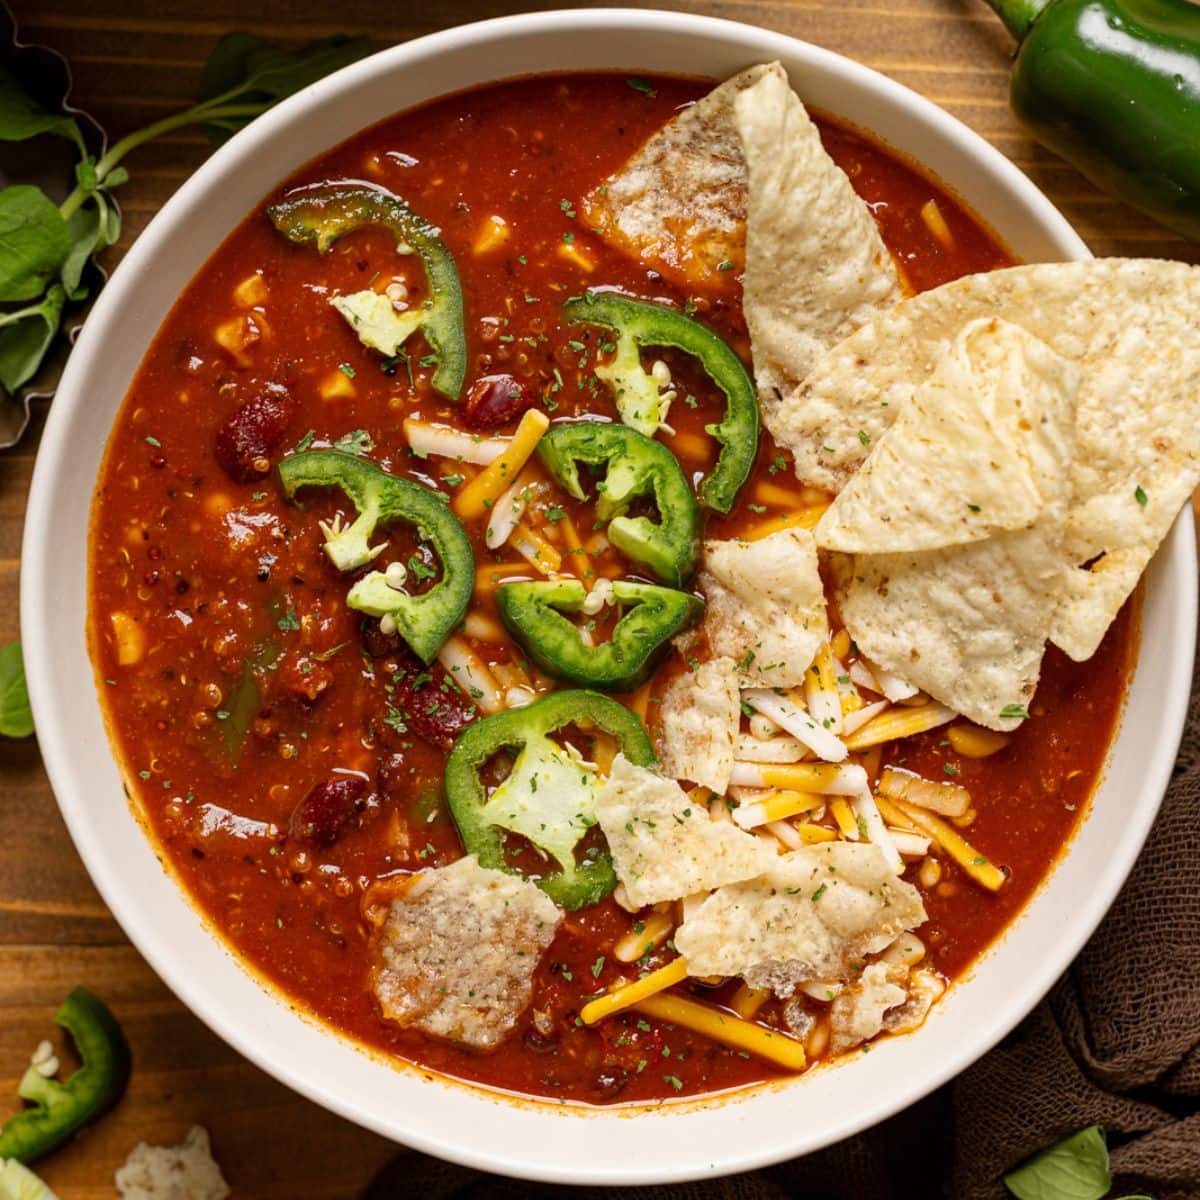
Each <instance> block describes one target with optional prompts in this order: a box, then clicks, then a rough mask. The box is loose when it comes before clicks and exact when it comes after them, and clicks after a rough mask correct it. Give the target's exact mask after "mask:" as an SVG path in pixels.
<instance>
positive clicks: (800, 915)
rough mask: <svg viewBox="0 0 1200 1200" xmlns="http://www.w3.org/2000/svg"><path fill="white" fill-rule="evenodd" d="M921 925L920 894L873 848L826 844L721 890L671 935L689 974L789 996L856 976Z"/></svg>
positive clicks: (784, 858)
mask: <svg viewBox="0 0 1200 1200" xmlns="http://www.w3.org/2000/svg"><path fill="white" fill-rule="evenodd" d="M924 920H925V906H924V904H922V902H921V895H920V893H919V892H918V891H917V889H916V888H915V887H913V886H912V884H910V883H905V881H904V880H903V879H900V878H899V877H898V876H897V875H896V874H895V873H894V872H893V871H892V869H891V867H889V866H888V863H887V859H886V858H885V857H884V855H883V852H882V851H881V850H880V849H879V847H878V846H873V845H870V844H868V843H866V842H859V843H854V842H827V843H825V844H823V845H820V846H807V847H805V848H804V849H803V850H794V851H792V852H791V853H790V854H784V855H782V856H779V857H775V858H774V860H773V861H772V862H771V863H770V865H769V867H768V868H767V869H766V870H765V871H764V873H763V874H761V875H759V876H758V877H756V878H754V879H750V880H747V881H745V882H741V883H733V884H729V885H727V886H725V887H721V888H718V889H717V891H715V892H714V893H713V894H712V895H711V896H709V898H708V899H707V900H705V901H704V903H703V904H701V905H700V906H699V908H697V909H696V911H695V912H694V913H692V914H691V915H690V916H688V918H687V919H686V920H685V921H684V923H683V924H682V925H681V926H680V927H679V928H678V929H677V930H676V932H675V946H676V948H677V949H678V950H679V953H680V954H681V955H682V956H683V957H684V958H685V959H687V963H688V973H689V974H690V975H701V976H703V975H740V976H741V977H742V978H743V979H744V980H745V981H746V983H747V984H749V986H750V987H754V988H764V989H766V988H769V989H770V990H771V991H773V992H774V993H775V994H776V995H777V996H780V997H787V996H790V995H792V994H793V992H794V991H795V990H796V988H797V987H799V986H800V985H801V984H803V983H809V982H811V981H813V980H817V979H844V978H849V977H853V976H854V975H855V974H856V972H855V970H854V966H855V964H857V963H859V962H860V961H861V959H862V958H863V956H864V955H867V954H876V953H878V952H879V951H880V950H882V949H884V947H886V946H888V945H890V944H891V942H893V941H894V940H895V939H896V938H897V937H898V936H899V935H900V934H901V933H903V932H904V931H905V930H906V929H915V928H916V927H917V926H918V925H920V924H921V923H922V922H923V921H924ZM901 999H903V995H902V996H901Z"/></svg>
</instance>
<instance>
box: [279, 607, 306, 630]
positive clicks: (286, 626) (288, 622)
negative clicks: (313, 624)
mask: <svg viewBox="0 0 1200 1200" xmlns="http://www.w3.org/2000/svg"><path fill="white" fill-rule="evenodd" d="M275 624H276V625H278V626H279V628H280V629H281V630H283V631H284V632H285V633H286V632H287V631H288V630H290V629H299V628H300V619H299V618H298V617H297V616H296V610H295V609H294V608H289V609H288V610H287V612H286V613H284V614H283V616H282V617H280V618H279V620H278V621H276V622H275Z"/></svg>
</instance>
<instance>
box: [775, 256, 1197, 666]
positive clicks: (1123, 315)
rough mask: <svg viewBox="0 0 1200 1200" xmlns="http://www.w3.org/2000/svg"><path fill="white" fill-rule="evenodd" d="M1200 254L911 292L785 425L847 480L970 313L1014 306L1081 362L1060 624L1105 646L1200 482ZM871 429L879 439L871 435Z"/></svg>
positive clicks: (804, 459)
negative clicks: (1196, 259) (1191, 259)
mask: <svg viewBox="0 0 1200 1200" xmlns="http://www.w3.org/2000/svg"><path fill="white" fill-rule="evenodd" d="M1198 308H1200V267H1197V266H1189V265H1187V264H1185V263H1178V262H1160V261H1157V260H1150V259H1116V258H1109V259H1096V260H1090V261H1086V262H1072V263H1042V264H1038V265H1034V266H1025V267H1012V268H1009V269H1007V270H1003V271H992V272H987V273H984V274H980V275H970V276H966V277H965V278H963V279H958V280H955V281H954V282H952V283H948V284H944V285H943V286H942V287H939V288H935V289H933V290H932V291H929V292H924V293H922V294H921V295H919V296H914V297H913V298H912V299H910V300H906V301H904V302H903V303H901V304H898V305H896V306H895V307H894V308H893V309H891V310H890V311H889V312H887V313H885V314H884V315H883V316H881V317H879V318H877V319H875V320H873V321H871V322H870V323H869V324H868V325H866V326H865V327H863V328H862V329H860V330H858V331H857V332H856V333H854V334H853V335H851V336H850V337H849V338H847V339H846V340H845V341H844V342H842V343H840V344H839V345H838V346H836V347H834V348H833V350H831V351H830V352H829V353H828V354H827V355H825V356H824V357H823V358H822V359H821V360H820V362H819V363H818V364H817V365H816V366H815V367H814V369H813V371H812V373H811V375H810V376H809V378H808V379H807V380H806V381H805V382H804V383H803V384H802V385H801V386H800V387H799V388H798V389H796V390H795V391H794V392H792V393H791V394H789V395H788V397H787V398H786V400H785V402H784V403H783V404H782V405H781V406H780V410H779V412H778V413H777V414H776V420H775V422H774V424H773V425H772V433H773V434H774V435H775V438H776V440H777V441H779V442H780V444H781V445H782V446H784V447H785V448H787V449H788V450H790V451H791V452H792V454H793V456H794V458H795V462H796V473H797V475H798V476H799V478H800V479H802V480H804V481H805V482H806V483H809V484H812V485H814V486H817V487H821V488H825V489H828V490H830V491H835V492H836V491H838V490H840V489H841V488H842V487H844V486H845V484H846V483H847V481H848V480H849V478H850V477H851V475H852V474H853V473H854V471H856V470H857V469H858V467H859V466H860V465H861V464H862V462H863V460H864V459H865V458H866V456H867V454H868V451H869V446H871V445H874V444H875V443H876V442H877V441H878V440H879V439H880V438H882V436H883V434H884V432H885V431H886V430H887V429H888V427H889V426H890V425H891V424H892V422H893V421H894V420H895V419H896V418H897V417H898V416H899V414H900V412H901V411H902V409H903V408H904V406H905V405H906V404H907V403H908V401H909V400H911V398H912V396H913V394H914V393H915V392H916V390H917V388H918V387H920V386H921V385H922V384H923V383H924V382H925V381H926V380H927V379H928V378H929V377H930V376H931V375H932V374H933V372H934V371H935V370H936V368H937V366H938V363H939V362H940V361H941V360H942V359H943V358H944V357H945V354H946V351H947V349H948V348H949V346H950V344H951V343H952V342H953V340H954V338H955V337H956V336H957V335H958V333H959V331H960V330H961V329H962V327H963V325H964V324H966V322H968V321H970V320H972V319H974V318H976V317H998V318H1001V319H1003V320H1006V321H1011V322H1013V323H1014V324H1017V325H1020V326H1022V327H1024V328H1025V329H1027V330H1028V331H1029V332H1030V333H1033V334H1034V335H1035V336H1037V337H1039V338H1040V339H1041V340H1042V341H1044V342H1046V343H1047V344H1048V345H1049V346H1051V347H1052V348H1053V349H1054V350H1055V351H1056V352H1057V353H1059V354H1061V355H1062V356H1063V357H1064V358H1067V359H1069V360H1071V361H1072V362H1073V363H1075V364H1076V366H1077V367H1078V368H1079V370H1080V383H1079V394H1078V403H1077V407H1076V452H1075V458H1074V462H1073V466H1072V498H1071V506H1070V512H1069V516H1068V520H1067V526H1066V531H1065V540H1064V556H1065V561H1066V562H1067V563H1068V566H1069V569H1068V571H1067V574H1066V580H1065V586H1064V594H1063V597H1062V599H1061V600H1060V603H1059V605H1058V607H1057V609H1056V611H1055V613H1054V615H1053V618H1052V620H1051V623H1050V640H1051V641H1053V642H1054V643H1055V644H1056V645H1058V646H1060V647H1061V648H1062V649H1063V650H1065V651H1066V653H1067V654H1069V655H1070V656H1071V657H1072V658H1074V659H1076V660H1077V661H1082V660H1084V659H1087V658H1090V657H1091V655H1092V654H1093V653H1094V652H1095V650H1096V647H1097V646H1098V645H1099V644H1100V641H1101V639H1102V638H1103V636H1104V633H1105V631H1106V630H1107V629H1108V626H1109V625H1110V624H1111V623H1112V620H1113V618H1114V617H1115V616H1116V615H1117V613H1118V612H1119V611H1120V608H1121V605H1122V604H1123V603H1124V601H1125V599H1126V598H1127V597H1128V596H1129V594H1130V593H1131V592H1132V591H1133V589H1134V588H1135V587H1136V586H1137V581H1138V579H1139V578H1140V577H1141V573H1142V571H1143V570H1144V569H1145V567H1146V565H1147V563H1148V562H1149V561H1150V558H1151V557H1152V556H1153V554H1154V551H1155V550H1156V549H1157V547H1158V545H1159V543H1160V542H1161V541H1162V539H1163V538H1164V537H1165V536H1166V534H1167V531H1168V530H1169V529H1170V527H1171V524H1172V522H1173V521H1174V519H1175V517H1176V515H1177V514H1178V512H1179V510H1180V508H1181V507H1182V506H1183V505H1184V504H1185V503H1186V502H1187V499H1188V497H1189V496H1190V495H1191V493H1192V491H1193V490H1194V489H1195V488H1196V486H1197V484H1198V483H1200V326H1198V325H1197V324H1196V318H1195V314H1196V311H1197V309H1198ZM860 431H861V432H862V434H863V435H864V437H865V438H866V443H865V444H864V441H863V440H862V439H861V438H860V436H859V433H860Z"/></svg>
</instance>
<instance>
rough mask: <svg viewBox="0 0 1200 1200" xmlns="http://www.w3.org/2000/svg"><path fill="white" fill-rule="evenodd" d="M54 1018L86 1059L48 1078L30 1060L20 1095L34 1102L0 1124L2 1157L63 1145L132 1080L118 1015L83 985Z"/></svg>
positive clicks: (29, 1156)
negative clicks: (63, 1075)
mask: <svg viewBox="0 0 1200 1200" xmlns="http://www.w3.org/2000/svg"><path fill="white" fill-rule="evenodd" d="M54 1020H55V1021H56V1022H57V1023H58V1024H59V1025H61V1026H62V1027H63V1028H64V1029H65V1030H66V1031H67V1032H68V1033H69V1034H70V1035H71V1039H72V1041H74V1043H75V1049H76V1050H77V1051H78V1052H79V1057H80V1059H81V1060H82V1062H83V1066H81V1067H80V1068H79V1069H78V1070H77V1071H76V1072H75V1073H74V1074H73V1075H72V1076H71V1077H70V1078H69V1079H67V1080H66V1081H65V1082H62V1083H60V1082H59V1081H58V1080H57V1079H47V1078H46V1077H45V1076H44V1075H43V1074H42V1073H41V1072H40V1071H39V1070H38V1069H37V1067H36V1066H31V1067H30V1068H29V1069H28V1070H27V1071H26V1072H25V1074H24V1075H23V1076H22V1077H21V1082H20V1083H19V1084H18V1085H17V1095H19V1096H20V1097H21V1099H22V1100H28V1101H29V1103H30V1105H31V1107H29V1108H26V1109H23V1110H22V1111H21V1112H19V1113H17V1114H16V1116H14V1117H10V1118H9V1119H8V1120H7V1121H6V1122H5V1123H4V1125H3V1127H2V1128H0V1159H5V1158H15V1159H16V1160H17V1161H18V1162H23V1163H29V1162H33V1161H34V1160H35V1159H38V1158H41V1157H42V1156H43V1155H45V1154H49V1153H50V1151H51V1150H54V1149H55V1148H57V1147H58V1146H61V1145H62V1144H63V1142H65V1141H66V1140H67V1139H68V1138H69V1137H70V1136H71V1135H72V1134H73V1133H75V1132H76V1130H78V1129H79V1128H80V1127H81V1126H83V1125H85V1124H87V1122H88V1121H93V1120H95V1119H96V1118H97V1117H98V1116H100V1115H101V1114H102V1113H104V1112H106V1111H107V1110H108V1109H110V1108H112V1106H113V1105H114V1104H116V1102H117V1101H118V1100H119V1099H120V1098H121V1094H122V1093H123V1092H124V1091H125V1085H126V1084H127V1083H128V1082H129V1069H130V1056H129V1045H128V1043H127V1042H126V1041H125V1035H124V1034H123V1033H122V1032H121V1027H120V1025H118V1024H117V1021H116V1018H115V1017H114V1016H113V1015H112V1013H111V1012H109V1011H108V1008H107V1007H106V1006H105V1005H104V1003H103V1002H102V1001H101V1000H100V999H99V998H98V997H97V996H95V995H93V994H92V993H91V992H89V991H88V989H87V988H85V987H77V988H76V989H75V990H74V991H73V992H72V993H71V994H70V995H69V996H68V997H67V998H66V999H65V1000H64V1001H63V1002H62V1004H61V1005H60V1006H59V1009H58V1012H56V1013H55V1014H54Z"/></svg>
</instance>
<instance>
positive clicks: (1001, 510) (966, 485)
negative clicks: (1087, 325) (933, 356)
mask: <svg viewBox="0 0 1200 1200" xmlns="http://www.w3.org/2000/svg"><path fill="white" fill-rule="evenodd" d="M1078 383H1079V372H1078V369H1077V368H1076V367H1075V366H1074V365H1073V364H1071V363H1070V362H1068V361H1067V360H1066V359H1064V358H1063V357H1062V356H1061V355H1059V354H1056V353H1055V352H1054V351H1053V350H1051V349H1050V347H1049V346H1047V345H1046V344H1045V343H1044V342H1042V341H1040V340H1039V339H1038V338H1036V337H1034V336H1033V334H1031V333H1028V332H1027V331H1026V330H1024V329H1022V328H1021V327H1020V326H1019V325H1013V324H1010V323H1009V322H1007V321H998V320H994V319H993V320H989V319H985V318H981V319H979V320H977V321H971V322H969V323H968V324H967V325H966V326H964V327H963V329H962V331H961V332H960V333H959V334H958V336H957V337H956V338H955V339H954V341H953V342H952V343H951V345H950V348H949V351H948V353H947V355H946V357H945V358H944V359H943V360H942V362H941V363H940V364H939V365H938V367H937V369H936V370H935V371H934V373H933V374H932V375H931V376H930V377H929V380H928V381H927V382H926V383H924V384H922V385H921V386H920V387H919V388H918V389H917V390H916V392H915V393H914V394H913V396H912V399H911V400H910V401H909V402H908V403H907V404H905V405H904V407H903V409H902V410H901V412H900V415H899V416H898V417H897V418H896V422H895V424H894V425H892V427H891V428H890V429H889V430H888V431H887V432H886V433H885V434H884V435H883V437H882V438H881V439H880V441H879V442H878V444H877V445H876V446H875V448H874V449H873V450H872V451H871V453H870V455H869V456H868V458H867V460H866V462H865V463H863V465H862V467H861V468H860V469H859V471H858V472H857V473H856V474H855V475H853V476H852V477H851V478H850V481H849V483H847V485H846V486H845V488H843V489H842V491H841V492H840V493H839V494H838V497H837V499H836V500H835V501H834V502H833V504H832V505H831V506H830V508H829V509H828V510H827V511H826V513H825V515H824V516H823V517H822V518H821V520H820V523H819V524H818V525H817V527H816V529H815V530H814V534H815V536H816V539H817V544H818V545H819V546H821V547H822V548H823V549H827V550H839V551H842V552H843V553H847V554H882V553H887V552H895V551H907V550H936V549H942V548H944V547H946V546H959V545H965V544H967V543H970V542H977V541H980V540H982V539H983V538H986V537H989V536H990V535H991V534H993V533H996V532H1002V531H1006V530H1013V529H1027V528H1028V527H1029V526H1031V525H1032V524H1033V523H1034V521H1035V520H1036V519H1037V517H1038V515H1039V514H1040V513H1041V511H1042V509H1043V507H1044V506H1045V505H1046V503H1047V502H1048V501H1050V500H1054V499H1062V498H1063V496H1064V495H1065V489H1066V488H1068V486H1069V484H1068V482H1067V481H1068V475H1069V472H1070V468H1071V455H1070V453H1069V452H1066V453H1064V448H1063V441H1064V439H1065V441H1066V443H1067V445H1070V444H1072V443H1073V442H1074V437H1075V431H1074V419H1075V394H1076V391H1077V390H1078Z"/></svg>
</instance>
